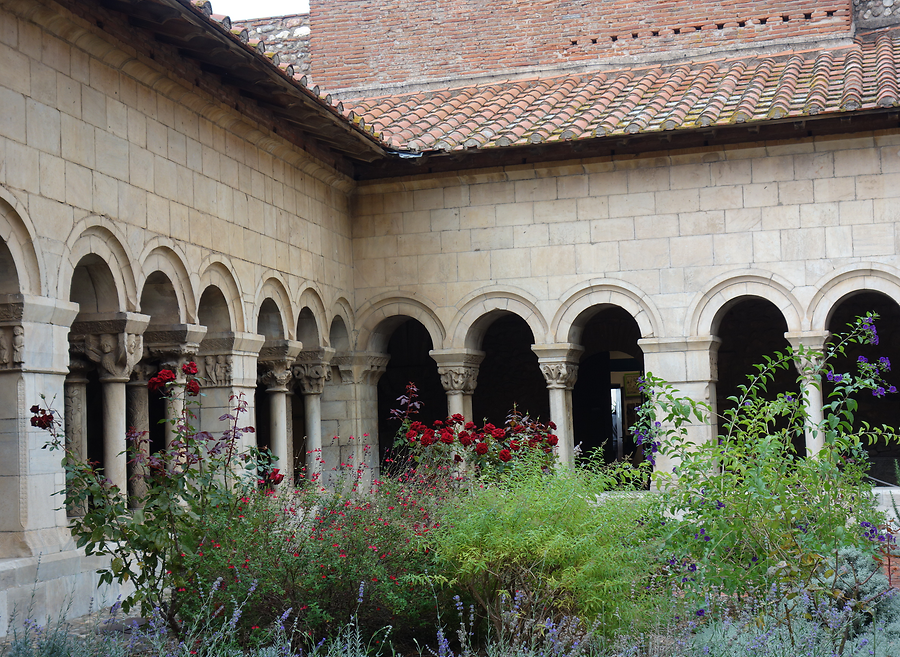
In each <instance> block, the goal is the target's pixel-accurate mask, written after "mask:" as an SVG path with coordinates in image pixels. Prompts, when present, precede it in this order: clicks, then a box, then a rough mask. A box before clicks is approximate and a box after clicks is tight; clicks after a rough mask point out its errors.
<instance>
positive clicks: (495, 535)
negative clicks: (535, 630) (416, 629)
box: [431, 464, 655, 636]
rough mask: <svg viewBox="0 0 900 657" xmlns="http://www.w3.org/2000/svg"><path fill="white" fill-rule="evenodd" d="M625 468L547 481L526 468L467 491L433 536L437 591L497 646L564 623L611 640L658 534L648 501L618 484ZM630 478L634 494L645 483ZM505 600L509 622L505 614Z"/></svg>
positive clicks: (638, 590) (631, 611) (634, 604)
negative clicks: (590, 625)
mask: <svg viewBox="0 0 900 657" xmlns="http://www.w3.org/2000/svg"><path fill="white" fill-rule="evenodd" d="M630 467H631V466H622V467H620V468H614V469H608V468H601V467H597V466H594V467H589V468H582V469H578V470H575V471H569V470H565V469H561V470H559V471H556V472H553V473H546V472H544V471H543V470H542V469H540V468H539V467H533V466H532V467H528V466H527V465H524V464H523V466H522V467H518V468H513V469H511V470H510V471H509V472H508V473H507V476H506V477H504V478H503V479H502V480H500V481H497V482H495V483H490V484H489V483H484V482H482V483H481V484H480V485H473V486H472V488H471V490H470V491H469V493H468V494H467V495H464V496H463V497H461V499H460V500H459V503H458V504H457V505H456V506H454V507H453V508H450V509H448V511H447V516H446V518H445V521H444V524H443V525H442V526H441V527H440V529H437V530H436V531H435V532H433V533H432V535H431V540H432V545H433V547H434V550H435V551H436V554H437V557H436V558H437V565H438V571H437V572H438V573H439V574H440V576H441V578H442V581H443V582H444V583H447V584H450V585H452V586H453V587H458V588H459V589H461V590H462V591H464V592H465V593H466V594H467V596H469V597H470V598H471V599H473V600H474V601H475V602H476V603H477V605H478V606H479V608H480V609H481V611H482V613H483V615H484V617H485V618H486V619H488V620H489V621H490V623H491V624H492V626H493V628H494V631H495V635H497V636H515V635H520V634H522V633H523V632H524V631H525V626H526V625H527V624H528V623H529V622H530V620H534V619H539V620H540V621H543V620H544V619H549V620H550V621H551V622H555V623H560V622H562V619H563V618H564V617H566V616H571V615H577V616H580V617H581V618H586V619H594V618H597V619H598V620H599V621H600V625H601V627H603V628H604V630H605V631H609V632H613V631H615V628H616V627H618V626H619V624H620V623H625V624H627V623H629V622H631V621H632V620H633V619H634V617H635V614H636V613H637V610H638V609H639V608H640V605H641V599H642V598H643V597H644V588H643V587H644V584H645V581H646V580H647V576H648V564H649V563H650V561H651V558H650V555H651V554H652V550H653V546H654V538H655V533H654V530H655V527H654V525H653V524H652V523H650V522H649V520H648V518H647V511H648V508H649V501H648V500H647V498H646V496H645V494H643V493H640V492H637V491H636V490H635V488H637V485H631V486H629V485H627V484H626V485H624V486H623V485H622V484H621V483H620V482H621V480H622V479H623V476H624V477H625V478H629V477H628V475H625V471H624V470H623V469H622V468H627V469H628V472H631V470H630ZM632 476H633V481H634V482H635V483H638V484H639V482H640V481H641V477H642V476H643V473H641V472H637V473H635V474H634V475H632ZM614 489H615V490H616V492H608V491H613V490H614ZM598 494H599V495H598ZM504 600H506V601H513V602H514V604H515V606H516V613H514V614H509V613H505V611H504Z"/></svg>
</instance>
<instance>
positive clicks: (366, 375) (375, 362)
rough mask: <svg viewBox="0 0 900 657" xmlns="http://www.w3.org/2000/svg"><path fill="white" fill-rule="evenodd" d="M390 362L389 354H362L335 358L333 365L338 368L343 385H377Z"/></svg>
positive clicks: (342, 355) (343, 355)
mask: <svg viewBox="0 0 900 657" xmlns="http://www.w3.org/2000/svg"><path fill="white" fill-rule="evenodd" d="M390 360H391V357H390V355H389V354H376V353H371V352H361V353H353V354H341V355H339V356H335V357H334V359H333V360H332V361H331V363H332V365H335V366H337V368H338V372H339V373H340V376H341V383H342V384H344V385H351V384H368V385H375V384H376V383H378V379H380V378H381V375H382V374H384V372H385V370H387V364H388V362H389V361H390Z"/></svg>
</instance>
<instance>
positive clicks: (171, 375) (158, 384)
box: [147, 370, 175, 390]
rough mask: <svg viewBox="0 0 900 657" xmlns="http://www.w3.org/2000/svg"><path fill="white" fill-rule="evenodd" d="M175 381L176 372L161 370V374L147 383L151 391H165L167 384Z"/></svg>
mask: <svg viewBox="0 0 900 657" xmlns="http://www.w3.org/2000/svg"><path fill="white" fill-rule="evenodd" d="M174 380H175V372H173V371H172V370H160V372H159V374H157V375H156V376H154V377H153V378H152V379H150V380H149V381H148V382H147V387H148V388H149V389H150V390H163V389H164V388H165V387H166V384H167V383H170V382H172V381H174Z"/></svg>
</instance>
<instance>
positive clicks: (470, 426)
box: [466, 422, 475, 431]
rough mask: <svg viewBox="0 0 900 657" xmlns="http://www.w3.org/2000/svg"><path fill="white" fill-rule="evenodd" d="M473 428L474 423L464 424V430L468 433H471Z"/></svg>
mask: <svg viewBox="0 0 900 657" xmlns="http://www.w3.org/2000/svg"><path fill="white" fill-rule="evenodd" d="M474 428H475V423H474V422H466V429H467V430H468V431H472V430H473V429H474Z"/></svg>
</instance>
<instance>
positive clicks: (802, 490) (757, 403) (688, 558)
mask: <svg viewBox="0 0 900 657" xmlns="http://www.w3.org/2000/svg"><path fill="white" fill-rule="evenodd" d="M873 321H874V319H873V318H872V317H866V318H862V319H860V320H858V321H857V322H856V324H855V325H854V326H853V327H852V330H851V331H850V332H849V333H848V334H846V335H844V336H838V337H836V338H835V339H834V340H833V341H832V342H830V343H829V344H828V345H827V346H826V348H825V350H824V351H817V350H813V349H809V348H804V347H800V348H798V349H796V350H790V349H789V350H787V351H786V352H784V353H778V354H775V356H774V357H771V358H766V359H765V362H764V363H763V364H761V365H759V366H757V372H755V373H754V374H752V375H751V376H750V377H749V382H748V384H746V385H742V386H740V387H739V394H738V395H736V396H735V397H732V398H730V399H731V401H732V402H733V404H734V405H733V407H732V408H730V409H729V410H727V411H725V413H724V422H723V428H722V435H721V436H720V437H719V439H718V440H715V441H710V442H707V443H704V444H696V443H695V442H693V441H692V440H691V438H690V436H689V434H688V432H687V430H686V427H687V425H688V423H689V422H690V421H691V420H692V419H697V418H702V417H703V416H704V412H705V410H706V409H705V408H704V407H703V406H702V405H700V404H696V403H694V402H692V401H691V400H689V399H686V398H680V397H679V396H678V395H677V394H676V393H674V391H673V390H672V389H671V387H669V386H667V385H665V384H664V383H663V382H661V381H660V380H658V379H656V378H654V377H653V376H652V375H648V376H647V377H645V386H646V388H647V389H648V391H649V392H650V402H649V403H648V404H646V405H645V406H644V407H643V408H642V411H641V422H642V426H641V428H640V429H639V431H640V432H641V433H642V435H644V436H648V437H649V438H648V439H649V440H651V441H653V442H654V444H655V445H656V446H657V447H658V451H659V453H660V454H662V455H663V456H666V457H668V458H670V459H672V461H673V462H674V463H677V467H676V468H675V469H674V471H673V472H660V473H657V475H656V478H655V481H656V484H657V485H658V486H659V487H660V488H661V489H663V494H662V495H661V499H660V504H661V508H662V509H663V511H664V512H665V513H666V514H667V515H669V517H671V518H677V519H678V520H677V521H673V522H670V523H669V527H670V530H669V532H668V534H667V536H666V545H665V552H664V555H665V556H666V557H667V558H668V562H667V564H666V569H667V572H668V574H669V575H670V576H671V578H672V579H673V581H675V582H676V583H678V584H680V585H683V586H686V587H688V588H691V589H694V590H696V591H698V592H699V593H700V595H701V597H702V595H705V594H707V593H708V592H709V591H712V590H715V591H723V592H725V593H728V594H742V595H746V594H747V593H749V594H751V595H757V596H761V595H765V594H766V592H767V591H770V590H771V589H772V587H773V586H775V587H776V588H777V590H779V591H781V592H782V595H783V596H784V598H785V600H788V601H790V600H793V599H794V598H796V597H797V596H799V595H801V594H802V593H803V592H805V591H810V590H816V589H818V588H822V587H825V586H827V580H828V578H829V577H830V576H831V575H832V574H833V572H832V570H831V569H830V568H829V567H828V562H829V559H833V556H834V555H835V554H837V552H838V551H839V550H840V549H841V548H844V547H848V546H855V547H857V548H860V549H863V550H864V551H866V552H867V554H868V555H869V556H870V557H871V555H873V554H874V553H875V552H876V551H877V549H878V547H879V546H880V545H882V544H883V543H884V541H885V540H886V539H885V536H884V535H883V534H881V533H880V532H879V531H878V530H877V529H875V528H876V526H877V525H878V521H879V516H878V514H877V512H876V509H875V500H874V497H873V495H872V494H871V487H870V485H869V483H868V480H867V479H866V476H865V475H866V470H867V465H868V461H867V456H866V452H865V449H864V444H865V442H866V441H874V440H878V439H880V438H884V437H886V436H888V437H893V432H892V431H891V430H889V429H886V428H879V429H873V428H871V427H868V426H866V425H862V429H860V430H854V429H853V425H854V417H853V412H854V411H855V409H856V402H855V400H854V398H853V395H854V394H857V393H859V392H860V391H865V390H871V391H872V393H873V394H876V395H883V394H885V393H886V392H887V390H886V388H887V386H886V384H884V382H883V381H882V380H881V373H882V372H883V371H884V370H885V368H884V367H879V366H878V365H875V366H873V365H872V364H870V363H867V362H862V359H861V362H860V369H859V372H858V373H856V374H855V375H851V374H848V373H835V372H834V371H833V370H832V368H831V364H830V361H831V360H832V359H833V358H834V357H835V356H836V355H839V354H843V353H844V349H845V348H846V346H847V345H848V344H851V343H857V342H867V341H871V340H872V339H873V336H875V338H874V339H877V334H876V333H875V328H874V324H873ZM795 363H797V364H798V365H799V368H800V371H801V373H800V377H799V378H798V392H795V393H793V394H779V395H778V396H777V397H776V398H774V399H772V398H767V397H766V388H767V385H768V384H769V383H770V382H771V381H772V379H773V376H774V372H775V371H776V370H778V369H787V368H789V367H793V366H794V364H795ZM888 367H889V365H888ZM822 376H826V377H827V378H828V379H829V380H831V381H833V382H834V383H835V388H834V392H833V393H831V395H830V397H829V399H828V402H827V404H826V405H825V408H824V420H823V421H822V422H821V423H820V424H818V425H817V426H815V427H813V430H814V431H815V433H816V436H817V437H818V438H819V440H820V441H821V444H822V448H821V449H820V451H819V452H818V453H817V454H815V456H814V457H810V458H802V457H800V456H798V454H797V453H796V451H795V448H794V444H796V442H798V439H799V440H802V439H803V436H804V431H805V429H806V427H807V426H809V425H810V423H811V420H810V418H809V417H808V416H807V413H806V407H805V399H804V398H805V397H807V396H808V394H809V391H810V386H817V387H818V386H820V385H821V384H820V382H819V380H820V378H821V377H822ZM889 390H890V391H893V390H894V389H893V388H889ZM657 418H658V419H657ZM786 609H787V611H786V613H790V606H788V607H787V608H786Z"/></svg>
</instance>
